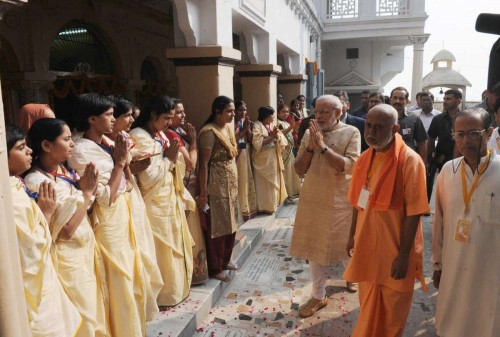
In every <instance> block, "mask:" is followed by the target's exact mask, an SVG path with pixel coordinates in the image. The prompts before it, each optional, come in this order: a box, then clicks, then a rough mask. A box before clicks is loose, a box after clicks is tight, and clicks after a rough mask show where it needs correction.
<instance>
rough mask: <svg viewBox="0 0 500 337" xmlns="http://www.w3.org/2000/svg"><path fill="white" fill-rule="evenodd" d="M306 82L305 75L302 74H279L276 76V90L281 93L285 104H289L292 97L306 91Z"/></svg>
mask: <svg viewBox="0 0 500 337" xmlns="http://www.w3.org/2000/svg"><path fill="white" fill-rule="evenodd" d="M306 82H307V75H302V74H292V75H281V76H279V77H278V92H279V93H280V94H282V95H283V98H284V99H285V103H286V104H287V105H289V104H290V101H291V100H292V99H294V98H296V97H297V96H298V95H300V94H301V93H305V92H306ZM311 99H312V97H311Z"/></svg>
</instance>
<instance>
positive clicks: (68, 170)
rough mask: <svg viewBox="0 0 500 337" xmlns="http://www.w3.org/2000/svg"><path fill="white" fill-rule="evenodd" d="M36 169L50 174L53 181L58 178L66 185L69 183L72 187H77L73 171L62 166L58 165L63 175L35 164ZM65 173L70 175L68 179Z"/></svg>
mask: <svg viewBox="0 0 500 337" xmlns="http://www.w3.org/2000/svg"><path fill="white" fill-rule="evenodd" d="M37 165H38V167H39V168H40V169H41V170H42V171H44V172H46V173H49V174H51V175H52V176H53V177H54V178H55V179H57V178H60V179H62V180H64V181H66V182H68V183H70V184H71V185H73V186H74V187H76V188H78V187H77V185H76V182H77V178H76V173H75V171H74V170H72V169H70V168H65V167H64V166H63V165H59V166H60V167H61V170H62V171H63V173H58V172H57V171H56V172H54V171H50V170H47V169H46V168H45V167H43V166H42V165H40V164H37ZM65 172H68V173H69V174H71V176H70V177H68V176H67V175H66V174H65Z"/></svg>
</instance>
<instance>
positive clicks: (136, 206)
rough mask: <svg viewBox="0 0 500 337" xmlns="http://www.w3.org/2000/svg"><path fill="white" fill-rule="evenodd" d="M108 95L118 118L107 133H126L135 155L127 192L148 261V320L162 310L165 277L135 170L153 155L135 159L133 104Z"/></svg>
mask: <svg viewBox="0 0 500 337" xmlns="http://www.w3.org/2000/svg"><path fill="white" fill-rule="evenodd" d="M108 98H109V99H110V100H112V101H113V103H115V107H114V109H113V116H114V117H115V120H116V121H115V124H114V125H113V132H112V133H110V134H107V136H108V137H109V138H111V140H113V141H114V140H116V138H117V137H118V136H119V135H120V134H121V135H124V136H125V137H126V139H127V142H129V148H130V154H131V157H132V160H130V158H129V164H128V165H127V166H126V167H125V177H126V178H127V181H129V182H130V183H131V185H132V190H131V191H130V192H127V193H130V194H129V197H130V205H131V212H132V219H133V223H134V231H135V239H136V241H137V248H138V249H139V252H140V253H141V259H142V263H143V265H144V269H143V274H144V277H145V278H146V282H145V291H146V300H145V303H144V305H145V310H146V320H148V321H150V320H152V319H153V318H154V316H155V315H156V314H157V313H158V312H159V311H158V305H157V304H156V299H157V297H158V294H159V292H160V289H161V288H162V287H163V280H162V277H161V273H160V268H158V263H157V261H156V249H155V243H154V237H153V231H152V230H151V224H150V223H149V219H148V215H147V212H146V205H145V204H144V200H143V199H142V195H141V191H140V189H139V186H138V185H137V181H136V178H135V177H134V174H138V173H139V172H142V171H144V170H145V169H146V168H147V167H148V166H149V165H150V164H151V160H150V159H149V158H147V159H144V160H134V158H133V157H134V147H135V144H134V142H133V139H132V138H130V136H129V134H128V133H127V132H129V131H130V127H131V126H132V123H133V122H134V117H132V108H133V104H132V103H131V102H129V101H127V100H126V99H124V98H121V97H117V96H110V97H108Z"/></svg>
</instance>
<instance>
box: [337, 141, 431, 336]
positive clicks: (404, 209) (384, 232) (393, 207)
mask: <svg viewBox="0 0 500 337" xmlns="http://www.w3.org/2000/svg"><path fill="white" fill-rule="evenodd" d="M395 138H396V139H395V141H394V143H393V145H392V146H391V148H390V149H389V150H388V151H387V152H385V153H377V152H375V151H373V149H369V150H367V151H365V152H363V153H362V154H361V157H360V158H359V160H358V162H357V163H356V166H355V168H354V175H353V177H352V183H351V187H350V190H349V194H348V198H349V201H350V202H351V204H352V205H353V206H354V207H356V208H357V210H358V219H357V224H356V232H355V235H354V254H353V257H352V258H351V260H350V262H349V265H348V266H347V269H346V271H345V274H344V278H345V279H346V280H347V281H350V282H359V300H360V305H361V309H360V315H359V317H358V322H357V324H356V327H355V329H354V332H353V335H352V336H353V337H362V336H363V337H369V336H370V337H371V336H373V337H379V336H384V337H400V336H403V330H404V326H405V324H406V319H407V317H408V313H409V311H410V307H411V301H412V297H413V287H414V282H415V279H418V280H420V281H421V282H423V276H422V271H423V268H422V266H423V235H422V224H421V222H419V224H418V229H417V234H416V235H415V244H414V247H413V249H412V251H411V253H410V258H409V264H408V272H407V275H406V278H404V279H403V280H395V279H393V278H392V277H391V268H392V263H393V261H394V259H395V258H396V256H397V255H398V253H399V246H400V237H401V230H402V222H403V219H404V218H405V216H412V215H418V214H423V213H427V212H428V211H429V206H428V204H427V194H426V184H425V166H424V164H423V162H422V160H421V159H420V156H419V155H418V154H417V153H416V152H414V151H413V150H411V149H410V148H408V147H407V146H406V145H405V144H404V142H403V141H402V138H401V136H400V135H399V134H396V135H395ZM372 156H374V158H373V161H372ZM380 157H383V158H380ZM369 171H372V172H369ZM368 176H370V179H367V177H368ZM367 180H368V182H367ZM364 186H367V187H368V189H369V190H370V197H369V201H368V205H367V207H366V209H363V208H361V207H359V206H358V198H359V194H360V191H361V188H363V187H364ZM422 285H423V287H424V289H426V287H425V283H422Z"/></svg>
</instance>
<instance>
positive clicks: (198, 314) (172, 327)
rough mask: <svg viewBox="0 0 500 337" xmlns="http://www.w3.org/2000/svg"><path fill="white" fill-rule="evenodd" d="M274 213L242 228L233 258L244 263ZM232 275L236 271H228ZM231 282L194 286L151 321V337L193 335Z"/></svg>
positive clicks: (248, 222)
mask: <svg viewBox="0 0 500 337" xmlns="http://www.w3.org/2000/svg"><path fill="white" fill-rule="evenodd" d="M274 219H275V216H274V215H259V216H257V217H255V218H253V219H250V220H249V221H247V222H245V223H244V224H243V225H242V226H240V227H239V228H238V231H237V234H236V240H237V242H236V243H235V246H234V249H233V255H232V258H231V260H232V262H233V263H234V264H236V266H238V267H241V266H242V265H243V264H244V263H245V261H246V260H247V259H248V257H249V256H250V254H251V252H252V250H253V249H254V248H255V247H256V246H257V244H258V242H259V241H260V239H262V236H263V234H264V232H265V229H266V227H267V226H268V225H270V224H271V223H272V221H273V220H274ZM228 274H229V277H230V278H231V279H233V278H234V276H235V272H234V271H231V272H229V273H228ZM229 284H230V282H228V283H225V282H221V281H219V280H216V279H209V280H208V281H207V282H205V283H203V284H201V285H197V286H193V287H192V288H191V292H190V294H189V297H188V298H187V299H186V300H185V301H184V302H182V303H181V304H179V305H178V306H175V307H173V308H171V309H169V310H168V311H164V312H161V313H160V314H159V315H158V317H157V318H156V319H154V320H153V321H151V322H149V323H148V324H147V337H177V336H179V337H192V336H193V335H194V334H195V333H196V328H197V326H199V325H200V324H201V322H203V320H205V318H206V317H207V316H208V314H209V313H210V310H211V309H212V308H213V306H214V305H215V304H216V303H217V301H218V300H219V298H220V297H221V295H222V294H223V293H224V290H225V289H226V288H227V287H228V286H229Z"/></svg>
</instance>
